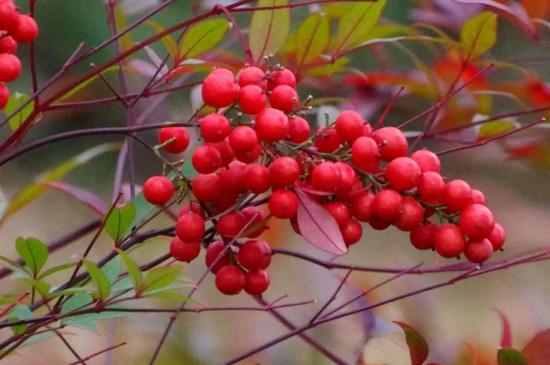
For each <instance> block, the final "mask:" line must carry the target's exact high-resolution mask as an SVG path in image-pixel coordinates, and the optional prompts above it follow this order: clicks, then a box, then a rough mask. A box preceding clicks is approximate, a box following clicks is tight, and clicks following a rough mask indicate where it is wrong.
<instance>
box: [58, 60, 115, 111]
mask: <svg viewBox="0 0 550 365" xmlns="http://www.w3.org/2000/svg"><path fill="white" fill-rule="evenodd" d="M119 69H120V67H119V66H118V65H114V66H110V67H107V68H106V69H105V70H103V71H101V74H102V75H105V74H108V73H111V72H116V71H118V70H119ZM125 69H126V67H125ZM98 78H99V76H98V75H94V76H92V77H90V78H89V79H86V80H85V81H83V82H81V83H80V84H78V85H76V86H75V87H73V88H72V89H71V90H69V91H67V92H66V93H65V94H63V95H61V96H60V97H59V98H57V99H56V100H55V101H54V102H53V105H55V104H56V103H60V102H62V101H63V100H67V99H68V98H70V97H71V96H73V95H74V94H76V93H77V92H79V91H80V90H82V89H84V88H85V87H86V86H88V85H89V84H91V83H92V82H93V81H95V80H97V79H98Z"/></svg>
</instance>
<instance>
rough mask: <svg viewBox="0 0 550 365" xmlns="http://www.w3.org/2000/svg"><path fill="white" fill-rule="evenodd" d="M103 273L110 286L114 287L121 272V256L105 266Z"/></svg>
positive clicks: (102, 269)
mask: <svg viewBox="0 0 550 365" xmlns="http://www.w3.org/2000/svg"><path fill="white" fill-rule="evenodd" d="M101 272H102V273H103V274H105V277H107V280H108V281H109V284H111V285H113V283H114V282H115V281H116V279H117V277H118V273H119V272H120V256H116V257H114V258H113V259H112V260H111V261H109V262H108V263H106V264H105V265H103V267H102V268H101Z"/></svg>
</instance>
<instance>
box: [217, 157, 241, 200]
mask: <svg viewBox="0 0 550 365" xmlns="http://www.w3.org/2000/svg"><path fill="white" fill-rule="evenodd" d="M247 167H248V166H247V165H246V164H245V163H243V162H241V161H232V162H231V163H230V164H229V166H227V167H224V168H222V169H219V170H218V176H219V177H220V180H221V182H222V185H223V188H224V191H225V192H227V193H230V194H234V195H239V194H241V193H244V192H245V191H246V190H247V188H246V175H245V171H246V168H247Z"/></svg>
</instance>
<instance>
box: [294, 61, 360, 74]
mask: <svg viewBox="0 0 550 365" xmlns="http://www.w3.org/2000/svg"><path fill="white" fill-rule="evenodd" d="M349 61H350V60H349V58H343V57H342V58H339V59H337V60H336V61H334V63H332V64H328V65H325V66H317V67H312V68H310V69H307V70H306V71H304V75H306V76H331V75H333V74H335V73H338V72H342V71H344V70H345V67H344V66H346V65H347V64H348V63H349Z"/></svg>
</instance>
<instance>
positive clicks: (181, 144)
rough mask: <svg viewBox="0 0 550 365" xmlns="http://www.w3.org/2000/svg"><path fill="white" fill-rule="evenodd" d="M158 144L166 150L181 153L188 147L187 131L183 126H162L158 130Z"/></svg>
mask: <svg viewBox="0 0 550 365" xmlns="http://www.w3.org/2000/svg"><path fill="white" fill-rule="evenodd" d="M168 141H171V142H168ZM165 143H166V144H165ZM159 144H163V147H162V148H163V149H164V150H165V151H166V152H170V153H181V152H183V151H185V150H186V149H187V147H189V133H188V132H187V129H185V127H163V128H161V129H160V130H159Z"/></svg>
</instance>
